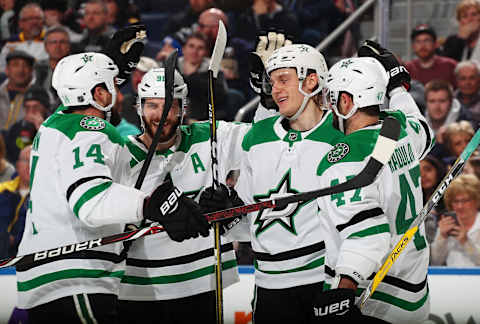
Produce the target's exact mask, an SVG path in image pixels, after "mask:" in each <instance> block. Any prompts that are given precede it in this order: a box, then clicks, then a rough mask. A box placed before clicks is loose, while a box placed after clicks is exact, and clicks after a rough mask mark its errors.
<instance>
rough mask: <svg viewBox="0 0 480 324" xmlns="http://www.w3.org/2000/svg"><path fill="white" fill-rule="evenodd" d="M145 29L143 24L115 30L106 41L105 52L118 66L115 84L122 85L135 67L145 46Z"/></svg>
mask: <svg viewBox="0 0 480 324" xmlns="http://www.w3.org/2000/svg"><path fill="white" fill-rule="evenodd" d="M146 37H147V30H146V28H145V26H144V25H132V26H128V27H125V28H122V29H120V30H118V31H117V32H115V34H114V35H113V37H112V38H111V39H110V41H109V42H108V44H107V46H106V49H105V54H106V55H108V56H109V57H110V58H111V59H112V60H113V61H114V62H115V64H116V65H117V66H118V69H119V72H118V75H117V79H116V81H117V85H119V86H120V85H122V84H124V83H125V81H126V80H128V78H129V77H130V74H131V73H132V71H133V70H135V68H136V67H137V64H138V61H139V60H140V56H141V55H142V53H143V48H144V47H145V45H144V41H146Z"/></svg>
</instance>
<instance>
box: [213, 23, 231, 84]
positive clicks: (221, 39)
mask: <svg viewBox="0 0 480 324" xmlns="http://www.w3.org/2000/svg"><path fill="white" fill-rule="evenodd" d="M225 46H227V30H226V29H225V25H224V24H223V22H222V21H221V20H219V21H218V33H217V40H216V41H215V47H214V48H213V53H212V57H211V59H210V65H209V67H208V70H210V71H212V72H213V77H214V78H216V77H217V75H218V70H219V69H220V62H221V61H222V58H223V52H225Z"/></svg>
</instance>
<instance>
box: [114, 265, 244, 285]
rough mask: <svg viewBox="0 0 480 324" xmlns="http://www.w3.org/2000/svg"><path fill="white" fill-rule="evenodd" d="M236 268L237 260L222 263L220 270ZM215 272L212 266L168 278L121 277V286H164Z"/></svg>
mask: <svg viewBox="0 0 480 324" xmlns="http://www.w3.org/2000/svg"><path fill="white" fill-rule="evenodd" d="M236 266H237V260H230V261H225V262H222V270H223V271H225V270H228V269H231V268H234V267H236ZM214 272H215V267H214V266H213V265H211V266H208V267H203V268H200V269H197V270H194V271H191V272H187V273H182V274H176V275H168V276H159V277H136V276H123V278H122V283H123V284H131V285H140V286H143V285H164V284H171V283H177V282H183V281H187V280H194V279H197V278H200V277H204V276H208V275H210V274H212V273H214Z"/></svg>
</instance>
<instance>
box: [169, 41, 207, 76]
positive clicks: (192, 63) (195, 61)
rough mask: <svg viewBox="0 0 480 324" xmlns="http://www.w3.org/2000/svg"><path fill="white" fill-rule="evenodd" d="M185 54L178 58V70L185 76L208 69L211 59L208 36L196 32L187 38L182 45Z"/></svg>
mask: <svg viewBox="0 0 480 324" xmlns="http://www.w3.org/2000/svg"><path fill="white" fill-rule="evenodd" d="M182 52H183V56H182V57H180V58H178V67H177V68H178V70H179V71H180V73H181V74H182V75H183V76H187V75H190V74H192V73H195V72H205V71H208V65H209V62H210V60H209V59H208V49H207V38H206V37H205V35H203V34H201V33H199V32H196V33H193V34H192V35H191V36H189V37H188V38H187V41H186V43H185V45H183V47H182Z"/></svg>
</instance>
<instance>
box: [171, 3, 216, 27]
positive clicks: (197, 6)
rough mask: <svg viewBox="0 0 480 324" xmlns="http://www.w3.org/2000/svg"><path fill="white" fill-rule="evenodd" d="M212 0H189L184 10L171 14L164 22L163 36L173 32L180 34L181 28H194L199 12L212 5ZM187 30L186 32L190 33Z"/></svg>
mask: <svg viewBox="0 0 480 324" xmlns="http://www.w3.org/2000/svg"><path fill="white" fill-rule="evenodd" d="M213 5H214V0H189V6H188V8H186V10H182V11H180V12H178V13H176V14H174V15H171V16H170V17H169V18H168V20H167V22H166V23H165V26H164V29H163V34H164V36H168V35H170V36H172V35H175V34H177V33H178V34H179V35H180V34H182V29H190V30H194V29H195V27H194V26H195V25H196V23H197V21H198V17H199V16H200V13H202V12H203V11H205V10H207V9H209V8H211V7H213ZM190 33H191V31H190V32H188V34H190Z"/></svg>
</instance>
